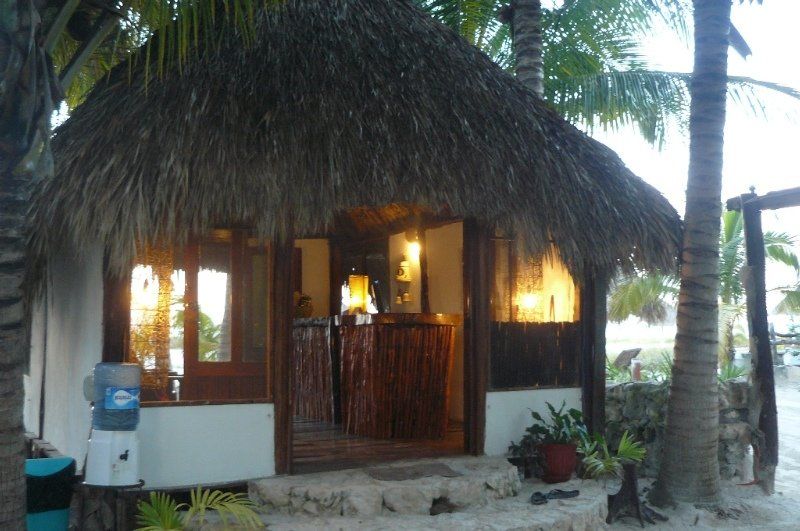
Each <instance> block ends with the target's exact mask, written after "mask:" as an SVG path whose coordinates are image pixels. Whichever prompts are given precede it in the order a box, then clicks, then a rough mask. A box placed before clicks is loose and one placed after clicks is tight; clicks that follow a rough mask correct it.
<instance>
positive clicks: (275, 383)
mask: <svg viewBox="0 0 800 531" xmlns="http://www.w3.org/2000/svg"><path fill="white" fill-rule="evenodd" d="M293 263H294V237H293V236H292V235H291V234H290V235H288V236H287V237H286V239H285V240H284V241H282V242H275V244H274V246H273V253H272V264H273V267H272V277H271V299H270V300H271V301H272V306H273V309H272V314H271V315H272V319H271V323H272V364H271V365H272V388H273V404H274V410H275V415H274V420H275V422H274V436H275V473H276V474H291V473H292V441H293V438H294V434H293V429H292V412H293V403H294V396H293V395H294V386H293V385H292V382H293V378H292V376H293V367H292V364H293V356H292V349H293V348H294V345H293V342H292V321H293V316H294V300H293V287H294V282H293V278H292V277H293V274H294V267H293Z"/></svg>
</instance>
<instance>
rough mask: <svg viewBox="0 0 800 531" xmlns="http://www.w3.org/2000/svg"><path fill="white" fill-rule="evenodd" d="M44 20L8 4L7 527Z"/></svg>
mask: <svg viewBox="0 0 800 531" xmlns="http://www.w3.org/2000/svg"><path fill="white" fill-rule="evenodd" d="M38 20H39V15H38V13H37V12H36V8H35V6H34V4H33V3H29V2H24V1H15V0H12V1H8V2H3V3H2V5H0V73H1V74H0V75H2V76H3V78H2V79H0V529H24V528H25V521H24V518H25V474H24V464H25V440H24V428H23V422H22V408H23V402H24V390H23V387H22V373H23V367H24V363H25V359H26V356H27V353H28V334H27V329H26V304H25V302H24V299H23V294H22V283H23V279H24V276H25V258H26V256H25V253H26V232H27V231H26V228H27V223H26V214H27V209H28V198H29V191H30V175H31V174H30V173H29V172H27V171H19V170H20V169H19V166H20V162H21V161H22V160H23V157H25V156H26V155H27V153H28V151H29V150H30V146H31V144H32V143H33V139H34V138H35V135H36V129H35V125H36V124H37V122H39V121H40V119H42V117H43V116H44V114H45V109H46V108H47V107H48V106H47V103H46V102H47V101H49V92H48V93H47V94H46V95H45V94H43V91H42V87H47V86H48V83H49V82H50V79H52V77H50V78H47V79H45V78H43V76H42V75H41V67H42V65H44V64H45V61H44V59H43V58H44V57H45V56H44V53H43V52H42V49H41V48H40V47H39V46H38V45H37V43H39V42H41V41H40V35H39V29H40V28H39V22H38ZM31 21H33V24H32V23H31ZM31 43H34V45H33V46H31ZM51 69H52V68H51ZM45 118H46V121H47V122H48V123H49V116H46V117H45Z"/></svg>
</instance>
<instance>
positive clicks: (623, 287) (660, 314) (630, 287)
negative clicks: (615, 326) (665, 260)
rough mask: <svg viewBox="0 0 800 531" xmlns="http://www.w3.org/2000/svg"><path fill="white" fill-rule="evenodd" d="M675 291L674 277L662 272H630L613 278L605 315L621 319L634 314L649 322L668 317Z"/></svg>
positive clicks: (659, 321) (676, 284)
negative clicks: (634, 273) (631, 273)
mask: <svg viewBox="0 0 800 531" xmlns="http://www.w3.org/2000/svg"><path fill="white" fill-rule="evenodd" d="M677 294H678V282H677V279H675V277H672V276H669V275H661V274H647V275H645V274H642V275H631V276H626V277H623V278H619V279H617V280H616V281H615V282H614V285H613V287H612V289H611V296H610V298H609V304H608V318H609V319H610V320H611V321H614V322H621V321H624V320H625V319H627V318H628V317H631V316H636V317H638V318H639V319H641V320H642V321H644V322H646V323H648V324H656V323H661V322H663V321H664V320H665V319H666V318H667V313H668V310H669V308H670V307H672V306H673V305H674V302H675V297H676V296H677Z"/></svg>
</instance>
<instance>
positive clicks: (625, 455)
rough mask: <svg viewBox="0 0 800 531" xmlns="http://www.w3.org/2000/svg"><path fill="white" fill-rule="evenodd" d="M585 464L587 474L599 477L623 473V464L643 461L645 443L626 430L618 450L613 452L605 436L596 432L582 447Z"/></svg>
mask: <svg viewBox="0 0 800 531" xmlns="http://www.w3.org/2000/svg"><path fill="white" fill-rule="evenodd" d="M582 449H583V450H584V452H586V453H584V452H582V453H583V456H584V457H583V466H584V470H585V471H586V476H588V477H591V478H599V477H603V476H617V477H621V475H622V465H623V464H625V463H641V462H642V461H643V460H644V456H645V455H646V450H645V448H644V445H643V444H642V443H641V442H640V441H637V440H635V439H634V438H633V437H632V436H631V435H630V434H629V433H628V431H627V430H626V431H625V432H624V433H623V434H622V438H621V439H620V441H619V446H618V447H617V451H616V452H614V453H612V452H611V451H610V450H609V449H608V443H607V442H606V440H605V437H603V436H602V435H599V434H595V436H594V438H593V440H592V442H591V443H589V444H588V445H586V446H584V447H583V448H582Z"/></svg>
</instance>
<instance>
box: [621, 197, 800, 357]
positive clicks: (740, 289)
mask: <svg viewBox="0 0 800 531" xmlns="http://www.w3.org/2000/svg"><path fill="white" fill-rule="evenodd" d="M796 242H797V238H796V237H795V236H793V235H790V234H787V233H785V232H776V231H769V232H766V233H765V234H764V245H765V251H766V257H767V259H768V260H769V261H770V262H771V263H774V264H782V265H784V266H787V267H789V268H791V269H792V270H794V271H795V273H796V274H797V275H798V276H799V277H800V259H799V258H798V255H797V253H796V252H795V250H794V246H795V244H796ZM745 264H746V259H745V246H744V225H743V220H742V215H741V213H740V212H738V211H728V212H725V213H724V214H723V215H722V225H721V231H720V252H719V279H720V293H719V299H720V308H719V327H718V328H719V340H720V346H719V352H720V359H721V360H725V359H729V358H730V353H731V352H732V349H733V344H734V339H735V337H734V327H735V324H736V322H737V320H738V319H739V318H740V317H741V316H742V315H743V314H744V311H745V306H744V285H743V283H742V269H743V268H744V266H745ZM796 293H797V292H795V291H791V290H787V291H785V294H786V297H785V298H784V301H783V302H781V304H780V305H779V307H778V308H777V309H778V310H782V309H783V310H784V311H785V310H788V309H790V308H791V307H792V306H791V301H792V300H793V299H794V298H795V297H796ZM677 295H678V279H677V277H674V276H669V275H659V274H639V275H632V276H626V277H621V278H619V279H617V280H616V281H615V282H614V284H613V285H612V288H611V292H610V295H609V303H608V304H609V306H608V316H609V319H611V320H612V321H615V322H620V321H624V320H625V319H627V318H628V317H631V316H636V317H638V318H640V319H641V320H643V321H645V322H646V323H648V324H655V323H659V322H664V320H665V319H666V317H667V316H668V313H669V311H670V310H671V309H672V308H674V307H675V303H676V301H677ZM798 302H800V301H798Z"/></svg>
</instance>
